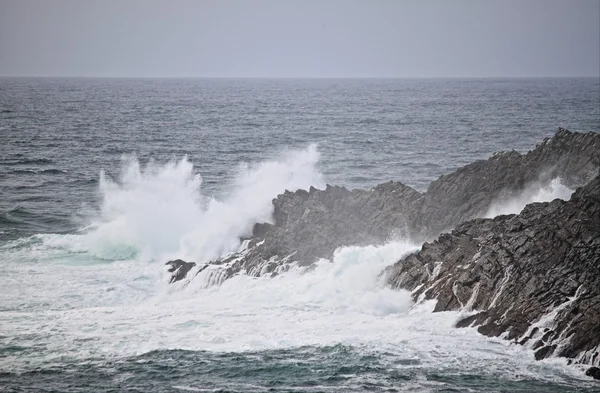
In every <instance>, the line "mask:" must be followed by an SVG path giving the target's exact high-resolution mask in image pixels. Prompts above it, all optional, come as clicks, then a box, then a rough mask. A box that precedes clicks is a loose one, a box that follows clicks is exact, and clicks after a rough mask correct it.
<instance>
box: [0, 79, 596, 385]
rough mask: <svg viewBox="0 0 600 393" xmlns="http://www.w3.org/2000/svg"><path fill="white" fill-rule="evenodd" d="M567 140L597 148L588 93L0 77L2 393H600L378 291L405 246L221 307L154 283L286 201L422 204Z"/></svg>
mask: <svg viewBox="0 0 600 393" xmlns="http://www.w3.org/2000/svg"><path fill="white" fill-rule="evenodd" d="M559 126H561V127H565V128H567V129H570V130H572V131H586V132H587V131H595V132H600V79H598V78H574V79H570V78H554V79H533V78H531V79H529V78H522V79H414V80H411V79H314V80H310V79H306V80H294V79H289V80H288V79H278V80H268V79H68V78H65V79H53V78H38V79H36V78H0V392H362V391H374V392H379V391H381V392H409V391H410V392H469V391H471V392H592V391H596V392H598V391H600V384H599V383H598V381H593V380H592V379H591V378H589V377H586V376H585V375H584V374H583V372H582V369H581V368H577V367H574V366H567V365H566V362H565V360H564V359H547V360H544V361H535V360H534V357H533V352H531V351H530V350H528V349H526V348H523V347H520V346H518V345H514V344H511V343H510V342H508V341H504V340H501V339H498V338H488V337H483V336H481V335H479V334H478V333H477V332H476V331H475V330H474V329H455V328H453V324H454V323H455V322H456V321H457V320H458V319H459V318H460V314H459V312H443V313H435V314H434V313H432V312H431V310H432V308H433V305H432V304H431V303H425V304H419V305H414V304H413V302H412V300H411V297H410V294H409V293H407V292H405V291H392V290H390V289H389V288H386V287H385V286H384V285H383V284H382V283H381V282H380V280H379V273H380V272H381V271H382V270H383V268H385V266H387V265H390V264H392V263H394V262H395V261H397V260H398V259H399V258H400V257H402V256H403V255H406V254H407V253H409V252H411V251H414V250H415V249H417V248H418V247H419V246H420V245H419V244H410V243H408V242H407V241H405V240H402V239H391V240H390V242H389V243H387V244H384V245H372V246H369V247H344V248H341V249H338V251H337V252H336V254H335V256H334V258H333V260H332V261H331V262H333V263H331V262H330V261H321V262H319V263H318V264H317V265H316V267H315V268H314V269H312V270H310V271H303V270H300V269H291V270H290V271H289V272H287V273H285V274H282V275H280V276H277V277H275V278H252V277H248V276H245V275H238V276H236V277H234V278H232V279H230V280H228V281H226V282H225V283H224V284H222V285H221V286H210V285H206V283H203V282H196V281H192V282H190V283H189V285H183V284H181V283H177V284H171V285H169V284H168V281H169V274H168V273H167V271H166V267H165V265H164V263H165V262H166V261H167V260H169V259H173V258H183V259H187V260H194V261H196V262H206V261H208V260H210V259H211V258H214V257H216V256H219V255H221V254H223V253H225V252H229V251H233V250H234V249H235V247H236V245H237V244H236V242H237V239H238V238H239V236H243V235H248V234H249V232H250V231H251V229H252V225H253V223H254V222H257V221H259V222H262V221H267V220H269V219H270V215H271V200H272V199H273V198H274V197H276V196H277V194H279V193H282V192H283V191H284V190H286V189H288V190H296V189H298V188H308V187H309V186H311V185H314V186H317V187H324V186H325V184H327V183H329V184H336V185H343V186H346V187H348V188H370V187H372V186H375V185H376V184H378V183H382V182H386V181H389V180H397V181H401V182H403V183H405V184H408V185H410V186H412V187H414V188H415V189H417V190H419V191H425V190H426V189H427V186H428V184H429V183H430V182H431V181H432V180H435V179H436V178H437V177H439V176H440V175H442V174H446V173H449V172H451V171H453V170H455V169H457V168H458V167H460V166H463V165H466V164H468V163H471V162H473V161H475V160H477V159H485V158H487V157H489V156H490V155H491V154H492V153H493V152H495V151H500V150H511V149H515V150H517V151H520V152H526V151H527V150H530V149H532V148H534V147H535V145H536V144H537V143H539V142H541V141H542V140H543V139H544V138H546V137H551V136H552V135H553V134H554V133H555V132H556V130H557V128H558V127H559ZM197 281H198V280H197ZM180 284H181V285H180Z"/></svg>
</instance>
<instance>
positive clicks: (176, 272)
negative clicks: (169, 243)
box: [165, 259, 196, 283]
mask: <svg viewBox="0 0 600 393" xmlns="http://www.w3.org/2000/svg"><path fill="white" fill-rule="evenodd" d="M165 265H168V266H169V269H168V272H169V273H171V280H170V281H169V282H170V283H174V282H176V281H179V280H183V279H184V278H185V276H186V275H187V274H188V272H189V271H190V270H191V269H192V268H193V267H194V266H196V264H195V263H194V262H186V261H183V260H181V259H175V260H174V261H169V262H167V263H165Z"/></svg>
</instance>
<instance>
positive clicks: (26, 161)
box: [0, 158, 54, 166]
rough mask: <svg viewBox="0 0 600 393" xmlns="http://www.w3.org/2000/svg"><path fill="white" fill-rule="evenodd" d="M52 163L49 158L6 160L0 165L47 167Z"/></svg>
mask: <svg viewBox="0 0 600 393" xmlns="http://www.w3.org/2000/svg"><path fill="white" fill-rule="evenodd" d="M53 163H54V161H52V160H51V159H49V158H23V159H20V160H7V161H2V162H0V164H2V165H11V166H12V165H49V164H53Z"/></svg>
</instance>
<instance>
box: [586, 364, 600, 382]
mask: <svg viewBox="0 0 600 393" xmlns="http://www.w3.org/2000/svg"><path fill="white" fill-rule="evenodd" d="M585 375H587V376H588V377H592V378H594V379H600V368H598V367H590V368H588V369H587V370H586V372H585Z"/></svg>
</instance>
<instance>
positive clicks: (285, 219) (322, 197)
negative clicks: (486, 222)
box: [173, 128, 600, 283]
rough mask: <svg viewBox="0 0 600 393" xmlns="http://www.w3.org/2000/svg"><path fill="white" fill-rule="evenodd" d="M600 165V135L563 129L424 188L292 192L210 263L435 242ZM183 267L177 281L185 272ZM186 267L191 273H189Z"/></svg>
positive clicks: (223, 266) (246, 263) (261, 265)
mask: <svg viewBox="0 0 600 393" xmlns="http://www.w3.org/2000/svg"><path fill="white" fill-rule="evenodd" d="M598 167H600V134H596V133H586V134H583V133H573V132H570V131H567V130H565V129H562V128H561V129H559V130H558V132H557V134H556V135H555V136H554V137H553V138H551V139H546V140H545V141H543V142H542V143H541V144H540V145H538V146H537V147H536V148H535V149H534V150H532V151H530V152H528V153H527V154H524V155H523V154H520V153H518V152H515V151H512V152H506V153H498V154H495V155H494V156H492V157H491V158H489V159H488V160H480V161H476V162H474V163H472V164H470V165H467V166H465V167H462V168H460V169H458V170H457V171H455V172H453V173H451V174H448V175H444V176H441V177H440V178H439V179H438V180H436V181H434V182H432V183H431V185H430V186H429V188H428V190H427V192H425V193H419V192H417V191H416V190H414V189H412V188H411V187H409V186H406V185H404V184H402V183H399V182H388V183H383V184H380V185H378V186H376V187H374V188H373V189H371V190H352V191H350V190H347V189H346V188H344V187H338V186H329V185H328V186H327V188H326V189H325V190H317V189H315V188H312V187H311V188H310V190H309V191H305V190H298V191H296V192H289V191H286V192H285V193H283V194H281V195H278V196H277V198H275V199H274V200H273V206H274V212H273V222H272V223H257V224H256V225H255V226H254V229H253V233H252V236H251V237H250V238H248V239H245V240H244V242H243V246H242V247H241V251H239V252H236V253H232V254H229V255H226V256H224V257H222V258H220V259H218V260H215V261H212V262H210V263H209V265H211V267H214V268H218V269H220V270H222V271H221V272H220V273H219V274H218V275H215V277H217V276H218V277H219V279H218V280H217V279H216V278H215V280H216V281H215V283H218V282H219V280H223V279H226V278H227V277H230V276H232V275H233V274H236V273H238V272H240V271H243V272H245V273H246V274H250V275H253V276H259V275H264V274H270V275H273V274H277V273H279V272H281V271H284V270H286V269H287V268H288V266H289V264H290V263H292V262H295V263H299V264H301V265H309V264H311V263H313V262H315V261H316V260H318V259H319V258H327V259H329V258H331V256H332V255H333V251H334V250H335V249H336V248H338V247H341V246H348V245H366V244H381V243H383V242H385V241H386V240H388V239H389V238H390V236H398V235H400V236H404V237H409V238H411V239H412V240H413V241H414V242H419V243H420V242H423V241H425V240H429V239H433V238H434V237H435V236H437V235H439V234H440V233H442V232H443V231H445V230H448V229H451V228H454V227H456V225H458V224H460V223H461V222H463V221H465V220H468V219H472V218H474V217H481V216H482V215H483V214H484V213H485V212H486V210H487V209H488V208H489V206H490V204H491V203H492V202H494V201H495V200H497V199H499V198H508V197H511V196H515V195H517V194H519V193H520V192H522V191H523V189H524V188H525V187H527V186H528V185H530V184H532V183H536V184H541V185H543V184H547V183H548V182H549V181H550V180H552V179H554V178H557V177H560V178H561V181H562V183H563V184H565V185H566V186H568V187H571V188H575V187H576V186H580V185H583V184H585V183H586V182H587V181H589V180H590V179H591V178H592V177H593V176H594V175H595V173H596V172H597V170H598ZM182 271H183V270H180V271H179V272H180V273H178V274H177V277H174V278H173V281H178V280H180V279H182V278H184V277H185V274H183V275H182V274H181V272H182ZM186 272H187V271H186Z"/></svg>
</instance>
